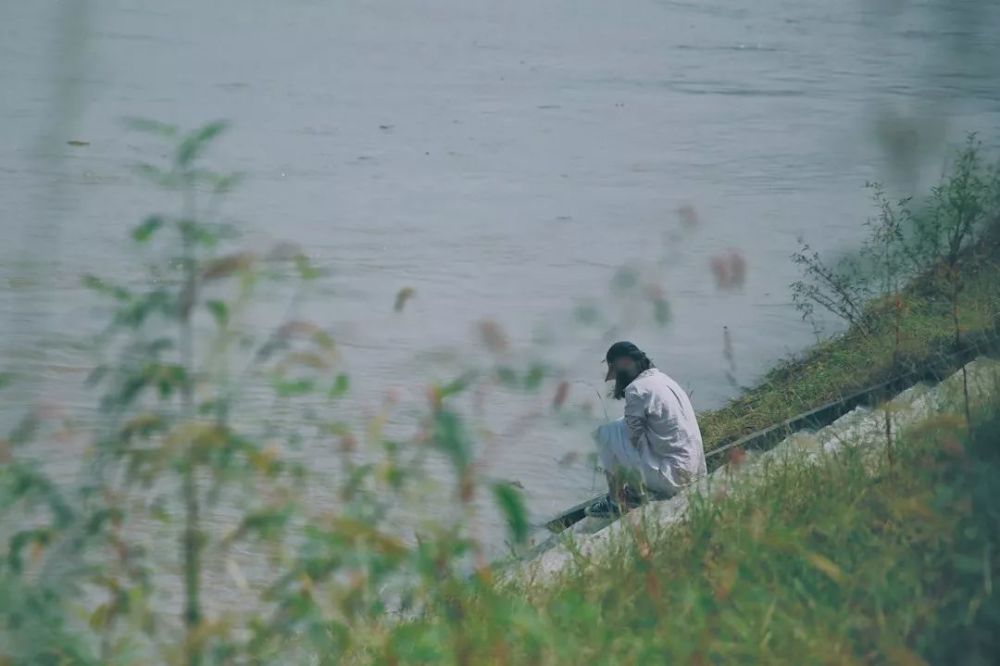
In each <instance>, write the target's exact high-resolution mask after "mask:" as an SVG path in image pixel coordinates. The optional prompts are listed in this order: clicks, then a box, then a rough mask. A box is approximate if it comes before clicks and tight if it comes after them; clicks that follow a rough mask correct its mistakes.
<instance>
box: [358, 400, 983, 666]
mask: <svg viewBox="0 0 1000 666" xmlns="http://www.w3.org/2000/svg"><path fill="white" fill-rule="evenodd" d="M977 422H978V426H977V428H976V429H975V431H974V434H973V435H971V436H970V435H969V434H968V432H967V431H966V429H965V428H964V425H963V424H962V423H961V420H960V419H953V418H951V417H940V418H938V419H937V420H932V421H930V422H925V423H923V424H921V425H920V426H919V427H918V428H916V429H914V430H913V431H911V432H909V433H907V435H906V436H905V438H904V439H903V441H902V444H901V445H900V446H899V448H898V457H897V460H896V464H895V465H893V466H892V467H889V466H888V465H887V464H884V463H883V464H881V465H880V466H879V467H878V468H877V469H875V470H872V468H871V463H870V462H867V463H866V462H864V461H862V460H861V459H860V456H859V455H857V454H851V453H846V454H844V455H842V456H841V457H839V458H838V459H836V460H834V461H832V462H831V463H830V464H828V465H820V466H813V467H804V466H803V467H799V466H789V467H787V468H783V469H779V470H774V471H772V474H773V476H772V478H769V480H768V483H766V484H763V485H762V486H761V487H759V488H757V489H756V490H754V491H753V494H752V495H750V496H744V497H733V498H729V499H722V500H718V501H713V502H712V503H710V504H707V503H706V504H701V505H695V506H694V508H693V510H692V512H691V514H690V516H689V518H688V519H687V521H686V522H685V523H684V524H683V525H682V526H681V527H679V528H677V529H674V530H671V531H669V532H666V533H661V534H655V533H649V534H637V535H635V536H636V538H635V539H632V540H630V543H628V544H623V545H622V549H623V550H622V551H621V552H620V553H619V554H620V556H619V557H611V558H608V559H607V560H606V561H603V562H600V563H597V564H593V565H592V566H593V567H594V568H593V569H588V573H587V575H571V576H567V577H566V578H565V579H563V580H562V581H561V582H560V583H559V584H558V585H557V586H555V587H554V588H551V589H547V590H538V589H533V590H527V591H521V590H519V591H515V592H509V591H498V590H497V589H495V588H494V587H492V586H491V585H489V584H488V583H487V584H483V585H480V586H479V587H478V589H475V590H471V591H470V590H466V589H455V590H452V593H451V595H450V596H449V595H446V596H444V597H442V598H441V600H440V603H441V606H440V607H439V608H438V609H437V612H435V613H434V614H432V616H431V617H432V618H433V619H428V620H425V621H421V622H416V623H412V624H409V625H407V626H406V627H405V628H404V629H401V630H400V629H397V630H395V631H392V632H387V634H386V635H385V636H383V637H381V640H376V641H375V642H374V643H373V644H369V645H368V647H367V649H365V650H364V651H363V652H362V653H361V654H358V655H357V656H358V657H360V658H363V659H364V660H369V659H376V660H378V661H384V662H386V663H581V662H585V663H608V664H611V663H625V664H628V663H694V664H699V663H700V664H704V663H768V664H777V663H787V664H806V663H808V664H853V663H895V664H921V663H928V662H929V663H961V664H987V663H994V661H993V659H994V655H995V654H997V652H998V650H1000V638H998V634H997V629H1000V597H998V596H997V595H996V593H995V591H994V589H993V588H994V581H995V580H996V578H997V576H998V574H1000V550H998V549H1000V509H998V507H997V504H996V502H995V498H996V496H997V494H998V493H1000V448H998V447H997V446H996V442H997V441H998V440H1000V411H997V409H996V407H994V409H993V410H992V411H991V412H990V413H989V414H985V415H981V416H980V418H979V419H977Z"/></svg>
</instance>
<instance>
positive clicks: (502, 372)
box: [497, 365, 517, 388]
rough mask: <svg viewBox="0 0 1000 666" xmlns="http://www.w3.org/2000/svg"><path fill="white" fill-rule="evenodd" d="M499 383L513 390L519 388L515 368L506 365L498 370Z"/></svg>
mask: <svg viewBox="0 0 1000 666" xmlns="http://www.w3.org/2000/svg"><path fill="white" fill-rule="evenodd" d="M497 381H499V382H500V383H501V384H503V385H504V386H507V387H510V388H513V387H515V386H517V373H516V372H515V371H514V369H513V368H510V367H508V366H506V365H502V366H500V367H499V368H497Z"/></svg>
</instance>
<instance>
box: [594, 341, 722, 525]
mask: <svg viewBox="0 0 1000 666" xmlns="http://www.w3.org/2000/svg"><path fill="white" fill-rule="evenodd" d="M605 360H606V361H607V364H608V372H607V376H606V377H605V381H611V380H612V379H613V380H614V382H615V386H614V390H613V392H612V395H613V396H614V398H615V399H616V400H624V401H625V415H624V417H623V418H621V419H618V420H617V421H613V422H611V423H608V424H605V425H602V426H600V427H599V428H598V429H597V430H596V431H595V433H594V438H595V440H596V441H597V452H598V456H599V458H600V461H601V465H602V466H603V467H604V471H605V474H606V476H607V480H608V497H607V498H605V499H603V500H600V501H598V502H597V503H595V504H593V505H591V506H590V507H588V509H587V515H591V516H618V515H620V514H621V513H622V512H623V511H624V510H627V509H629V508H634V507H635V506H638V505H639V504H640V503H641V502H642V501H643V499H644V498H646V497H650V496H651V497H652V498H655V499H666V498H668V497H671V496H673V495H675V494H677V492H679V491H680V490H681V489H682V488H684V487H685V486H688V485H690V484H691V483H692V482H694V481H695V480H696V479H698V478H699V477H702V476H704V475H705V474H706V473H707V467H706V464H705V450H704V447H703V445H702V441H701V431H700V429H699V428H698V420H697V418H696V416H695V412H694V407H693V406H692V405H691V400H690V398H688V395H687V393H685V392H684V389H682V388H681V387H680V386H679V385H678V384H677V382H675V381H674V380H673V379H671V378H670V377H668V376H667V375H666V374H665V373H663V372H660V370H658V369H657V368H656V367H655V366H654V365H653V362H652V361H651V360H649V357H648V356H646V354H645V353H643V352H642V350H640V349H639V348H638V347H636V346H635V345H634V344H632V343H631V342H625V341H622V342H616V343H615V344H613V345H611V348H610V349H608V353H607V355H606V357H605Z"/></svg>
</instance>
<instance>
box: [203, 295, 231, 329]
mask: <svg viewBox="0 0 1000 666" xmlns="http://www.w3.org/2000/svg"><path fill="white" fill-rule="evenodd" d="M205 307H207V308H208V311H209V312H211V313H212V316H213V317H215V323H216V324H218V325H219V328H225V326H226V324H228V323H229V306H228V305H226V304H225V303H224V302H222V301H215V300H213V301H208V302H207V303H205Z"/></svg>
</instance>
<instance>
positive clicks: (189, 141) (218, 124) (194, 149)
mask: <svg viewBox="0 0 1000 666" xmlns="http://www.w3.org/2000/svg"><path fill="white" fill-rule="evenodd" d="M228 126H229V123H227V122H226V121H224V120H216V121H214V122H211V123H208V124H207V125H203V126H202V127H199V128H198V129H196V130H195V131H193V132H191V133H190V134H188V135H187V136H186V137H184V140H183V141H181V144H180V145H179V146H178V147H177V158H176V160H177V165H178V166H181V167H186V166H188V165H189V164H191V162H193V161H194V160H195V159H197V158H198V156H199V155H200V154H201V153H202V152H204V150H205V148H207V147H208V144H209V143H211V141H212V140H213V139H215V138H216V137H217V136H219V135H220V134H222V132H224V131H225V129H226V127H228Z"/></svg>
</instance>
